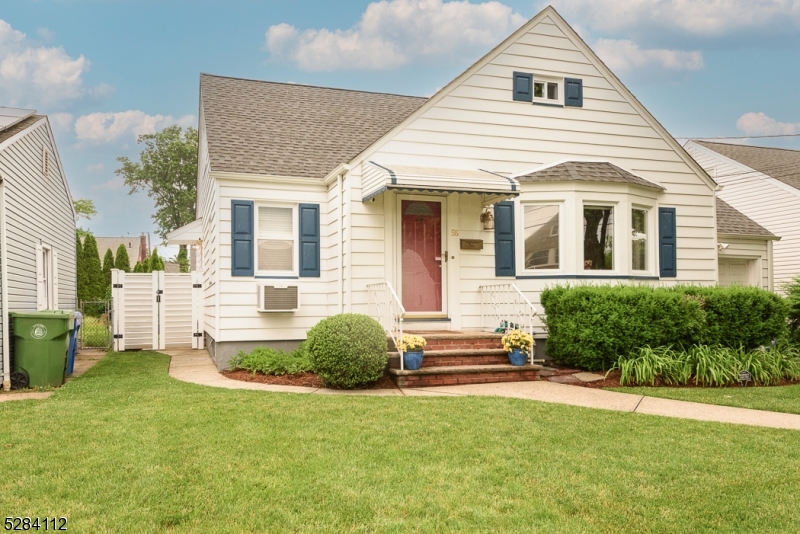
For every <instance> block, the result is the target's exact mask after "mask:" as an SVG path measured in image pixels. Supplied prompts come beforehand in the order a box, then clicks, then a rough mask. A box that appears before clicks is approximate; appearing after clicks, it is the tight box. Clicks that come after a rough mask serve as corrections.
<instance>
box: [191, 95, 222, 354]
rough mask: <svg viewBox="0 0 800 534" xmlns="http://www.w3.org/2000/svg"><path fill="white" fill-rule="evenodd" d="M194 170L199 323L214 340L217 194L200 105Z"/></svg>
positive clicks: (216, 303) (215, 325) (217, 228)
mask: <svg viewBox="0 0 800 534" xmlns="http://www.w3.org/2000/svg"><path fill="white" fill-rule="evenodd" d="M197 169H198V178H197V217H202V219H203V229H202V247H203V248H202V250H201V258H200V260H199V264H200V265H199V267H198V270H199V271H200V272H201V274H202V279H203V282H202V283H203V317H204V319H203V321H204V327H205V331H206V332H208V334H209V335H210V336H211V337H212V338H213V339H215V340H216V339H217V337H218V334H217V330H218V327H217V325H218V323H219V309H218V308H219V305H218V302H219V300H218V299H219V297H218V291H219V238H220V237H219V227H218V221H219V191H218V186H217V181H216V180H214V179H213V178H212V177H211V176H210V164H209V160H208V142H207V140H206V129H205V121H204V116H203V108H202V104H201V108H200V118H199V120H198V158H197Z"/></svg>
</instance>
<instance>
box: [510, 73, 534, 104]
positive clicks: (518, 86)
mask: <svg viewBox="0 0 800 534" xmlns="http://www.w3.org/2000/svg"><path fill="white" fill-rule="evenodd" d="M514 100H518V101H520V102H533V74H530V73H527V72H515V73H514Z"/></svg>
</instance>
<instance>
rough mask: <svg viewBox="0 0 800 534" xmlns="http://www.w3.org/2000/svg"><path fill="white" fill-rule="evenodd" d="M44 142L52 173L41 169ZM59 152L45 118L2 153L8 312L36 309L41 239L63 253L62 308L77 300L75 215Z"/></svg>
mask: <svg viewBox="0 0 800 534" xmlns="http://www.w3.org/2000/svg"><path fill="white" fill-rule="evenodd" d="M42 147H47V148H48V149H49V150H50V154H51V155H50V158H51V159H50V177H49V178H45V177H44V176H43V174H42ZM57 154H58V153H57V151H56V148H55V145H54V144H53V142H52V137H51V135H50V131H49V126H48V124H47V121H46V120H45V119H42V121H40V122H38V123H37V124H36V125H35V126H34V127H32V128H30V129H29V130H28V131H27V132H26V133H25V135H24V136H22V137H20V138H18V140H16V141H15V142H14V143H12V144H11V145H10V146H8V147H6V148H5V149H4V150H3V151H2V152H0V175H2V176H3V179H4V180H6V223H7V225H8V229H7V239H8V251H7V254H8V256H7V261H8V288H5V289H7V291H8V306H9V310H8V311H22V310H36V245H37V244H38V243H40V242H41V243H46V244H49V245H51V246H52V247H53V250H54V251H57V252H58V289H59V291H58V306H59V308H60V309H62V310H74V309H75V307H76V305H77V303H76V293H75V292H76V277H75V220H74V218H73V212H72V198H71V197H70V195H69V193H68V189H67V186H66V184H65V177H64V174H63V169H62V168H61V165H60V162H59V161H58V157H57ZM3 252H4V253H6V251H3Z"/></svg>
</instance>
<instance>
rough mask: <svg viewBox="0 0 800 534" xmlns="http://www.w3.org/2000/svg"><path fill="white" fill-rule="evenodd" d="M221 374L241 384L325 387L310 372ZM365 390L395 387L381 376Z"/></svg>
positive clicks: (241, 371) (232, 372)
mask: <svg viewBox="0 0 800 534" xmlns="http://www.w3.org/2000/svg"><path fill="white" fill-rule="evenodd" d="M222 374H223V375H224V376H225V377H227V378H232V379H233V380H241V381H242V382H258V383H259V384H272V385H277V386H303V387H307V388H322V387H325V386H324V385H323V384H322V379H321V378H320V377H319V375H317V374H316V373H311V372H308V373H298V374H296V375H265V374H264V373H261V372H258V373H256V374H253V373H251V372H250V371H245V370H244V369H236V370H235V371H222ZM365 389H397V385H396V384H395V383H394V382H392V379H391V378H389V377H388V376H382V377H381V378H380V379H378V381H377V382H376V383H375V385H373V386H372V387H370V388H365Z"/></svg>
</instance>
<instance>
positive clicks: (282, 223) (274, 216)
mask: <svg viewBox="0 0 800 534" xmlns="http://www.w3.org/2000/svg"><path fill="white" fill-rule="evenodd" d="M296 211H297V208H296V207H295V206H289V205H285V206H279V205H274V206H258V224H257V235H258V244H257V251H258V252H257V269H256V270H257V271H258V273H259V274H278V275H280V274H284V275H286V274H297V260H296V258H297V229H296V228H295V221H296V220H297V213H296Z"/></svg>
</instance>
